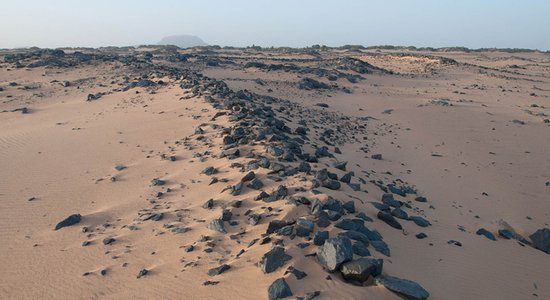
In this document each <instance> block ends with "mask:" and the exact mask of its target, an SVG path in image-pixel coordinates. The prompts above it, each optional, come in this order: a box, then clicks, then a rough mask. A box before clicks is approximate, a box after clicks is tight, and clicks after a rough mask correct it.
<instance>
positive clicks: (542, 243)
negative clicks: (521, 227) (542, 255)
mask: <svg viewBox="0 0 550 300" xmlns="http://www.w3.org/2000/svg"><path fill="white" fill-rule="evenodd" d="M529 238H530V239H531V241H532V242H533V247H535V248H536V249H539V250H541V251H543V252H546V253H547V254H550V229H548V228H542V229H539V230H537V231H535V233H533V234H531V235H530V236H529Z"/></svg>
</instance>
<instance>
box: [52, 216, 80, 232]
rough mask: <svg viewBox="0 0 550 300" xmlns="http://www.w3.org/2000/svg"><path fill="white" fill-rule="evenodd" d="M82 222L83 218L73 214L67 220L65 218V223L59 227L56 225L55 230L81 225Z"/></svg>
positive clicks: (61, 223)
mask: <svg viewBox="0 0 550 300" xmlns="http://www.w3.org/2000/svg"><path fill="white" fill-rule="evenodd" d="M80 220H82V216H81V215H80V214H72V215H70V216H68V217H67V218H65V219H64V220H63V221H61V222H59V223H57V225H55V229H54V230H59V229H61V228H63V227H67V226H71V225H74V224H77V223H80Z"/></svg>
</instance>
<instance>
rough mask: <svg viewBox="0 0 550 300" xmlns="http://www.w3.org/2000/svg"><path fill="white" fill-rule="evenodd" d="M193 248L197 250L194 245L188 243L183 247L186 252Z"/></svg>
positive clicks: (191, 250)
mask: <svg viewBox="0 0 550 300" xmlns="http://www.w3.org/2000/svg"><path fill="white" fill-rule="evenodd" d="M193 250H195V246H193V245H188V246H185V247H184V248H183V251H185V252H193Z"/></svg>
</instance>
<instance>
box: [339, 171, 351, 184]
mask: <svg viewBox="0 0 550 300" xmlns="http://www.w3.org/2000/svg"><path fill="white" fill-rule="evenodd" d="M352 176H353V172H348V173H346V174H344V175H343V176H342V177H341V178H340V182H343V183H350V182H351V177H352Z"/></svg>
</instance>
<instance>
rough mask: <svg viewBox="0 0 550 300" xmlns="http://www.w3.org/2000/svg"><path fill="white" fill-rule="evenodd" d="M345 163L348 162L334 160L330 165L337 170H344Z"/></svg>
mask: <svg viewBox="0 0 550 300" xmlns="http://www.w3.org/2000/svg"><path fill="white" fill-rule="evenodd" d="M347 164H348V162H347V161H340V162H335V163H334V164H333V165H332V166H333V167H335V168H336V169H338V170H342V171H345V170H346V165H347Z"/></svg>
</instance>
